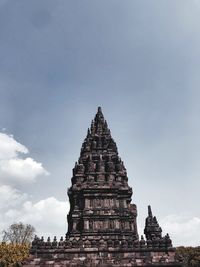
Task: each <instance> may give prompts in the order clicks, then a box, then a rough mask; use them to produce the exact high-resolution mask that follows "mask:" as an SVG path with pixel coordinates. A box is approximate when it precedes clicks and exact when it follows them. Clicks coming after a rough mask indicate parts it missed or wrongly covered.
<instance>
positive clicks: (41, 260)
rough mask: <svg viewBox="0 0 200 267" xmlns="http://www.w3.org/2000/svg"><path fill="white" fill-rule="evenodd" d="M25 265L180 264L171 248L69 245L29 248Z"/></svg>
mask: <svg viewBox="0 0 200 267" xmlns="http://www.w3.org/2000/svg"><path fill="white" fill-rule="evenodd" d="M31 253H32V255H31V257H30V258H29V260H28V262H26V263H25V264H24V266H25V267H28V266H44V267H47V266H48V267H50V266H52V267H61V266H63V267H64V266H65V267H72V266H73V267H78V266H85V267H95V266H104V267H109V266H110V267H111V266H116V267H125V266H130V267H131V266H146V267H148V266H149V267H150V266H157V267H158V266H162V267H164V266H166V267H167V266H171V267H180V266H182V265H181V263H180V261H178V259H176V256H175V250H174V248H171V249H167V250H163V249H157V250H154V251H152V249H148V248H144V249H141V248H138V249H137V248H135V249H128V248H126V249H114V248H106V249H104V248H82V249H80V248H72V249H61V248H59V249H57V248H56V249H52V248H51V249H47V248H44V249H40V250H35V251H31Z"/></svg>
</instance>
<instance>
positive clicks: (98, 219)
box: [24, 107, 181, 267]
mask: <svg viewBox="0 0 200 267" xmlns="http://www.w3.org/2000/svg"><path fill="white" fill-rule="evenodd" d="M71 181H72V185H71V187H70V188H69V190H68V196H69V201H70V211H69V214H68V216H67V220H68V231H67V233H66V235H65V238H63V237H61V238H60V240H57V239H56V237H55V238H54V239H53V240H52V241H51V240H50V238H48V239H47V241H44V239H43V237H42V238H39V237H35V239H34V241H33V243H32V248H31V257H30V259H29V261H28V262H27V263H26V264H25V265H24V266H55V267H59V266H70V267H71V266H74V267H75V266H116V267H117V266H118V267H120V266H173V267H175V266H177V267H178V266H181V263H180V262H179V260H178V259H177V258H176V255H175V248H173V247H172V241H171V239H170V237H169V235H168V234H166V235H165V236H162V229H161V227H160V226H159V224H158V221H157V219H156V217H155V216H153V214H152V211H151V207H150V206H148V217H147V218H146V223H145V229H144V234H145V238H144V237H143V236H141V238H140V239H139V236H138V231H137V222H136V218H137V207H136V205H135V204H132V203H131V197H132V188H131V187H130V186H129V185H128V177H127V172H126V168H125V167H124V163H123V161H122V160H121V158H120V157H119V155H118V151H117V146H116V143H115V141H114V140H113V138H112V136H111V133H110V130H109V128H108V125H107V122H106V120H105V119H104V116H103V114H102V111H101V108H100V107H99V108H98V112H97V114H96V116H95V119H94V121H92V124H91V127H90V129H88V132H87V136H86V138H85V140H84V142H83V145H82V148H81V153H80V158H79V160H78V162H76V164H75V167H74V169H73V177H72V179H71ZM47 223H48V222H47Z"/></svg>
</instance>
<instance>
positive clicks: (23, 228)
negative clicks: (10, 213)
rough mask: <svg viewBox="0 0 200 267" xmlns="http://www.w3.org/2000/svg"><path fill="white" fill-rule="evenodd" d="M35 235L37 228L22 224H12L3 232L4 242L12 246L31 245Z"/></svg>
mask: <svg viewBox="0 0 200 267" xmlns="http://www.w3.org/2000/svg"><path fill="white" fill-rule="evenodd" d="M34 233H35V228H34V227H33V226H32V225H30V224H23V223H22V222H19V223H13V224H11V225H10V226H9V227H8V229H7V230H4V231H3V242H8V243H11V244H22V245H25V244H30V243H31V241H32V239H33V237H34Z"/></svg>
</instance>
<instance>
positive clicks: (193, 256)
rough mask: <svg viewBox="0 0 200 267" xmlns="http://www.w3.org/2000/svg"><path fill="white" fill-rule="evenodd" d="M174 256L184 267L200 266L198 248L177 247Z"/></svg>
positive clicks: (199, 251) (199, 248)
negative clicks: (177, 257) (178, 258)
mask: <svg viewBox="0 0 200 267" xmlns="http://www.w3.org/2000/svg"><path fill="white" fill-rule="evenodd" d="M176 254H177V256H179V257H181V258H182V259H183V266H184V267H199V266H200V247H178V248H177V250H176Z"/></svg>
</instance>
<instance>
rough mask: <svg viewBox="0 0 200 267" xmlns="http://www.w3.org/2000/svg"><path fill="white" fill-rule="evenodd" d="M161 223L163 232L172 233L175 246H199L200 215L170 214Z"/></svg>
mask: <svg viewBox="0 0 200 267" xmlns="http://www.w3.org/2000/svg"><path fill="white" fill-rule="evenodd" d="M160 225H161V227H162V229H163V232H165V233H169V234H170V236H171V238H172V241H173V244H174V246H199V243H200V239H199V232H200V217H192V218H188V217H185V216H177V215H169V216H167V217H165V218H164V219H162V220H161V221H160Z"/></svg>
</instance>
